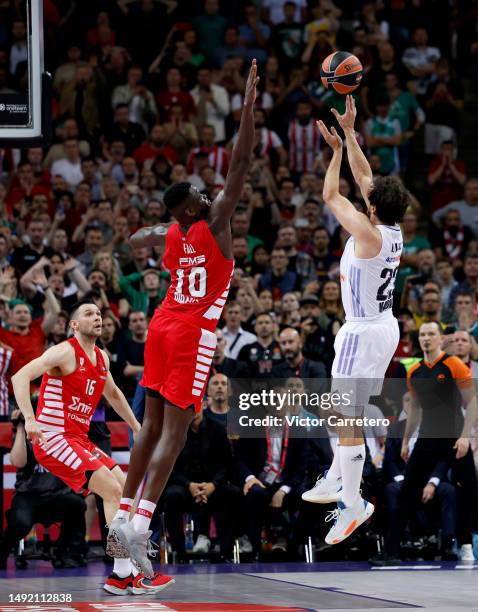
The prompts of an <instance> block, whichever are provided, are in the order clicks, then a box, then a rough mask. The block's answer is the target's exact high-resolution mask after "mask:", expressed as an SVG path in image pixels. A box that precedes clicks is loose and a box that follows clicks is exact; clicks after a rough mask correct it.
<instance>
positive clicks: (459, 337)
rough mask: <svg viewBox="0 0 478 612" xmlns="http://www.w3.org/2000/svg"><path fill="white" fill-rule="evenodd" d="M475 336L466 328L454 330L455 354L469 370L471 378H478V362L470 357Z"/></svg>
mask: <svg viewBox="0 0 478 612" xmlns="http://www.w3.org/2000/svg"><path fill="white" fill-rule="evenodd" d="M474 342H476V341H475V338H474V337H473V336H472V335H471V333H470V332H469V331H467V330H466V329H458V330H457V331H456V332H455V355H456V357H459V358H460V359H461V360H462V361H463V363H465V364H466V365H467V366H468V367H469V368H470V370H471V375H472V377H473V379H474V380H475V379H477V378H478V362H477V361H474V360H473V359H472V358H471V352H472V350H473V346H474Z"/></svg>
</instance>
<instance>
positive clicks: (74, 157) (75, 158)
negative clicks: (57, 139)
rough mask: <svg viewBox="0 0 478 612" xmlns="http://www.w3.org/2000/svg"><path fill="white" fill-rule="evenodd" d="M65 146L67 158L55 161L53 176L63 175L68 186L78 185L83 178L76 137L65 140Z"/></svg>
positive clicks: (52, 169) (52, 170)
mask: <svg viewBox="0 0 478 612" xmlns="http://www.w3.org/2000/svg"><path fill="white" fill-rule="evenodd" d="M63 147H64V150H65V158H64V159H58V160H57V161H55V162H53V164H52V167H51V173H52V175H53V176H55V175H60V176H62V177H63V178H64V179H65V181H66V183H67V185H68V186H70V187H76V186H77V185H78V183H80V182H81V181H82V180H83V172H82V170H81V157H80V147H79V145H78V141H77V140H76V139H74V138H71V139H69V140H65V142H64V144H63Z"/></svg>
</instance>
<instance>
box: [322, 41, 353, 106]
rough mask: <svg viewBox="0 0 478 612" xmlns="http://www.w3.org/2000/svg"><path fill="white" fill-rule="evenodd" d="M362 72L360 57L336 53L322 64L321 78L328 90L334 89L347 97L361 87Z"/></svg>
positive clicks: (340, 52) (344, 52)
mask: <svg viewBox="0 0 478 612" xmlns="http://www.w3.org/2000/svg"><path fill="white" fill-rule="evenodd" d="M362 71H363V68H362V64H361V62H360V60H359V59H358V57H356V56H355V55H352V53H347V51H336V52H335V53H331V54H330V55H328V56H327V57H326V58H325V59H324V61H323V62H322V66H321V67H320V78H321V80H322V84H323V86H324V87H325V88H326V89H328V88H329V87H333V88H334V89H335V91H336V92H337V93H339V94H344V95H345V94H349V93H352V92H353V91H354V90H355V89H357V87H358V86H359V85H360V81H361V80H362Z"/></svg>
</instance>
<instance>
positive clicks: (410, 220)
mask: <svg viewBox="0 0 478 612" xmlns="http://www.w3.org/2000/svg"><path fill="white" fill-rule="evenodd" d="M417 226H418V219H417V215H416V214H415V213H414V212H412V211H407V212H406V213H405V214H404V216H403V220H402V236H403V250H402V256H401V258H400V267H399V269H398V274H397V277H396V280H395V291H396V292H397V293H402V291H403V287H404V283H405V279H406V278H407V277H408V276H411V275H413V274H416V272H417V263H418V255H417V253H418V252H419V251H420V250H422V249H429V248H430V243H429V242H428V240H427V239H426V238H423V236H419V235H418V234H417Z"/></svg>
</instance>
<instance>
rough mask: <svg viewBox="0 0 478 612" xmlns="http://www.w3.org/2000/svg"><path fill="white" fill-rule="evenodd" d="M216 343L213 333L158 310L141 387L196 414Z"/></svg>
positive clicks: (149, 334) (151, 325) (149, 330)
mask: <svg viewBox="0 0 478 612" xmlns="http://www.w3.org/2000/svg"><path fill="white" fill-rule="evenodd" d="M216 342H217V338H216V334H215V333H213V332H211V331H209V330H207V329H203V328H201V327H199V326H197V325H193V324H192V323H188V322H185V321H182V320H179V319H174V318H171V317H168V318H166V317H164V316H162V315H161V313H160V311H159V312H158V311H157V312H156V313H155V315H154V317H153V318H152V319H151V323H150V324H149V327H148V338H147V340H146V347H145V350H144V374H143V380H142V381H141V384H142V385H143V387H146V389H152V390H153V391H157V392H158V393H160V394H161V395H162V396H163V397H164V398H165V399H167V400H168V402H171V404H174V405H175V406H178V407H179V408H189V406H191V405H193V406H194V410H195V411H196V412H199V410H200V409H201V401H202V398H203V397H204V393H205V392H206V386H207V380H208V377H209V370H210V369H211V363H212V358H213V356H214V349H215V348H216Z"/></svg>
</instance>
